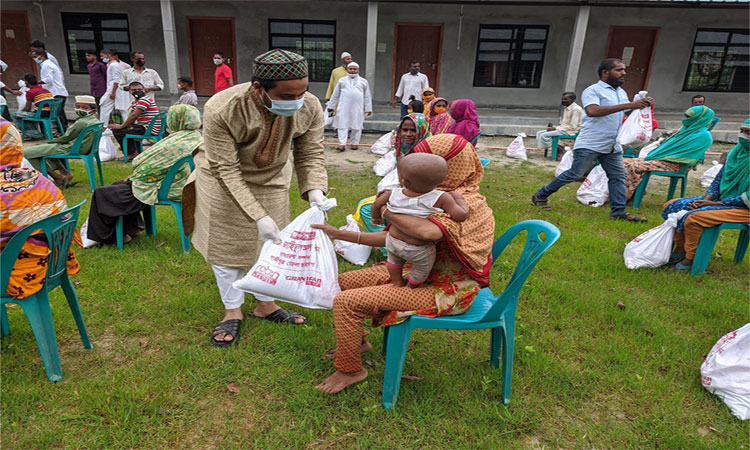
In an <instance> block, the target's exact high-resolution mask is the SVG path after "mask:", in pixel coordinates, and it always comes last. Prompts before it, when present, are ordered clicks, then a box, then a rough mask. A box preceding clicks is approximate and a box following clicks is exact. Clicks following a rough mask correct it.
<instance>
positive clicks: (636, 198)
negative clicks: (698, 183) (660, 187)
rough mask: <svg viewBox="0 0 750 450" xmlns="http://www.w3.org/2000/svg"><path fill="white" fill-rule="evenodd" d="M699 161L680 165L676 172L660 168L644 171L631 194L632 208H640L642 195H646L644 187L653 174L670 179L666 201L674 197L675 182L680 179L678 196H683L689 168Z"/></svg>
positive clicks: (693, 167)
mask: <svg viewBox="0 0 750 450" xmlns="http://www.w3.org/2000/svg"><path fill="white" fill-rule="evenodd" d="M701 163H703V160H701V161H699V162H698V163H697V164H695V165H692V166H688V165H685V166H683V167H682V169H680V170H678V171H677V172H667V171H662V170H655V171H653V172H646V173H645V174H643V178H641V182H640V183H639V184H638V187H637V188H635V193H634V194H633V208H634V209H640V208H641V202H643V196H644V195H646V187H647V186H648V181H649V180H650V179H651V177H652V176H654V175H658V176H661V177H668V178H669V179H670V180H669V190H668V191H667V201H668V200H671V199H672V198H673V197H674V191H675V190H677V183H678V182H679V181H680V180H682V185H681V186H680V198H682V197H685V189H686V187H687V179H688V174H689V173H690V171H691V170H695V166H697V165H698V164H701Z"/></svg>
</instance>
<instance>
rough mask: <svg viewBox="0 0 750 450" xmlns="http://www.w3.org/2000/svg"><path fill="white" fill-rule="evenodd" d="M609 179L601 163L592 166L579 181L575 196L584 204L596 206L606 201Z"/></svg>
mask: <svg viewBox="0 0 750 450" xmlns="http://www.w3.org/2000/svg"><path fill="white" fill-rule="evenodd" d="M608 183H609V179H608V178H607V174H606V172H604V169H603V168H602V166H601V165H599V166H596V167H594V168H593V169H591V172H589V175H588V176H587V177H586V179H585V180H583V183H581V187H579V188H578V192H576V198H577V199H578V201H579V202H581V203H583V204H584V205H588V206H593V207H595V208H598V207H599V206H602V205H603V204H605V203H607V199H608V198H609V186H608Z"/></svg>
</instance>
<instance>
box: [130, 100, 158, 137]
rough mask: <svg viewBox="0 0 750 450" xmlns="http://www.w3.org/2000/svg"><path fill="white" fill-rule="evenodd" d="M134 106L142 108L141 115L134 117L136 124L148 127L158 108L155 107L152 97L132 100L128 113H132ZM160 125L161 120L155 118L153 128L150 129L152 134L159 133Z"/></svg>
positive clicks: (156, 114)
mask: <svg viewBox="0 0 750 450" xmlns="http://www.w3.org/2000/svg"><path fill="white" fill-rule="evenodd" d="M136 108H138V109H140V110H143V112H142V113H141V115H140V116H138V117H137V118H136V119H135V123H136V125H142V126H144V127H146V128H148V125H149V124H150V123H151V119H153V118H154V117H156V116H158V115H159V108H157V107H156V102H154V99H153V98H151V97H141V99H140V100H136V101H133V103H132V104H131V105H130V113H131V114H132V113H133V111H135V109H136ZM161 125H162V124H161V120H157V121H156V123H155V124H154V128H153V129H152V130H151V135H152V136H156V135H157V134H159V131H160V130H161Z"/></svg>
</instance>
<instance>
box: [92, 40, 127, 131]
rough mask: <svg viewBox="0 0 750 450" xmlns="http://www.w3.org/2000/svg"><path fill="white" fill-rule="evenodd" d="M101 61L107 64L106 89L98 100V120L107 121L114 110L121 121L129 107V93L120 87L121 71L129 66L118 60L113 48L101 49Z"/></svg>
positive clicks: (125, 116) (106, 122) (125, 117)
mask: <svg viewBox="0 0 750 450" xmlns="http://www.w3.org/2000/svg"><path fill="white" fill-rule="evenodd" d="M99 56H100V57H101V58H102V62H103V63H104V64H106V65H107V91H106V92H105V93H104V95H102V98H101V100H100V101H99V104H100V105H101V106H100V111H99V120H101V121H102V122H103V123H104V124H105V125H106V124H108V123H109V119H110V116H111V115H112V112H113V111H114V110H117V111H119V112H120V117H121V118H122V120H123V121H125V119H127V118H128V114H129V113H128V109H129V108H130V102H131V99H130V94H128V93H127V92H125V91H123V90H122V89H120V79H121V78H122V72H123V71H124V70H126V69H130V66H129V65H127V64H126V63H124V62H122V61H120V58H119V56H118V55H117V51H116V50H114V49H109V50H102V51H101V53H100V55H99Z"/></svg>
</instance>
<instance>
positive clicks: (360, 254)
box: [333, 214, 372, 266]
mask: <svg viewBox="0 0 750 450" xmlns="http://www.w3.org/2000/svg"><path fill="white" fill-rule="evenodd" d="M339 230H344V231H352V232H354V233H360V232H361V231H362V230H361V229H360V228H359V223H357V221H356V220H354V217H352V215H351V214H349V215H348V216H346V225H344V226H343V227H340V228H339ZM333 248H334V249H335V250H336V253H338V254H339V255H341V257H342V258H344V259H345V260H347V261H349V262H350V263H352V264H356V265H358V266H364V265H365V263H367V260H368V259H369V258H370V252H371V251H372V247H370V246H369V245H361V244H357V243H356V242H346V241H340V240H338V239H337V240H334V241H333Z"/></svg>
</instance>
